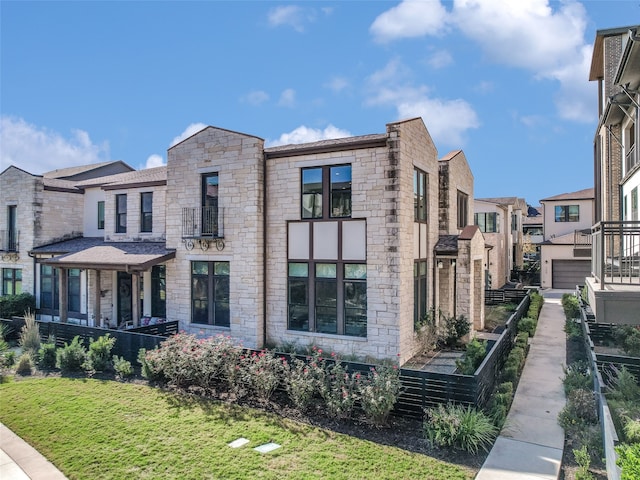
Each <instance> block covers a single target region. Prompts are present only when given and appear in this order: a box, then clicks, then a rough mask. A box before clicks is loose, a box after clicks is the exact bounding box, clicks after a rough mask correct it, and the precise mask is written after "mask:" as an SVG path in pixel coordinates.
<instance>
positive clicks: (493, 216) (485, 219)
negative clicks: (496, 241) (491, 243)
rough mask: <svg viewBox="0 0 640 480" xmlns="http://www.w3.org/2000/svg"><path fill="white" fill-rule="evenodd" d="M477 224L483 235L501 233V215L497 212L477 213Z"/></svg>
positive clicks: (475, 216) (475, 217)
mask: <svg viewBox="0 0 640 480" xmlns="http://www.w3.org/2000/svg"><path fill="white" fill-rule="evenodd" d="M474 219H475V224H476V225H477V226H478V228H480V231H481V232H483V233H499V232H500V214H499V213H497V212H485V213H476V214H475V215H474Z"/></svg>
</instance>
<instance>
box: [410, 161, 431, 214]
mask: <svg viewBox="0 0 640 480" xmlns="http://www.w3.org/2000/svg"><path fill="white" fill-rule="evenodd" d="M427 179H428V176H427V174H426V173H424V172H423V171H422V170H419V169H417V168H415V169H414V170H413V209H414V214H413V220H414V221H415V222H426V221H427V182H428V180H427Z"/></svg>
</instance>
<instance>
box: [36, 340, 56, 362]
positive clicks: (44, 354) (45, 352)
mask: <svg viewBox="0 0 640 480" xmlns="http://www.w3.org/2000/svg"><path fill="white" fill-rule="evenodd" d="M37 358H38V366H39V367H40V368H41V369H43V370H53V369H54V368H56V343H55V341H53V340H52V339H50V340H49V341H48V342H45V343H43V344H42V345H40V350H38V357H37Z"/></svg>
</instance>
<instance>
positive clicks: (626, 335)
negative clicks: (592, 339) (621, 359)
mask: <svg viewBox="0 0 640 480" xmlns="http://www.w3.org/2000/svg"><path fill="white" fill-rule="evenodd" d="M613 338H614V339H615V340H616V342H617V343H618V345H620V346H621V347H622V349H623V350H624V352H625V353H626V354H627V355H629V356H631V357H640V329H639V328H638V327H634V326H631V325H619V326H616V327H615V328H614V329H613Z"/></svg>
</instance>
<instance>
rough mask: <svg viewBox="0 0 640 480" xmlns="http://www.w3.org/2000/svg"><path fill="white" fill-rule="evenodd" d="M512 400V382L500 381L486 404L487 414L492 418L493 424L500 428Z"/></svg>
mask: <svg viewBox="0 0 640 480" xmlns="http://www.w3.org/2000/svg"><path fill="white" fill-rule="evenodd" d="M512 400H513V383H511V382H502V383H501V384H500V385H498V386H497V387H496V389H495V392H494V393H493V395H492V396H491V399H490V400H489V405H488V408H487V410H488V414H489V416H490V417H491V418H492V419H493V423H494V425H495V426H496V427H497V428H498V429H500V428H502V425H503V424H504V422H505V420H506V418H507V414H508V413H509V407H510V406H511V401H512Z"/></svg>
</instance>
